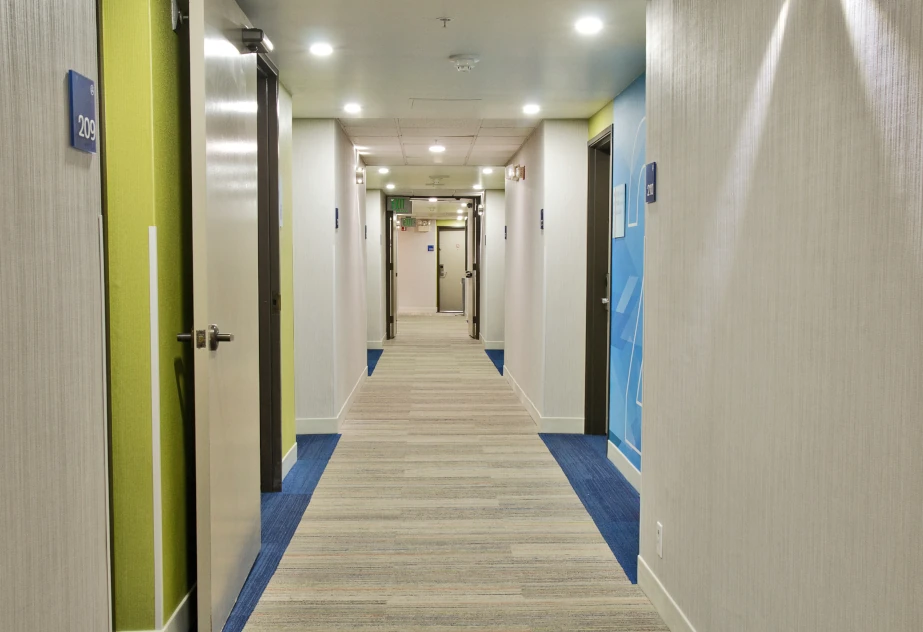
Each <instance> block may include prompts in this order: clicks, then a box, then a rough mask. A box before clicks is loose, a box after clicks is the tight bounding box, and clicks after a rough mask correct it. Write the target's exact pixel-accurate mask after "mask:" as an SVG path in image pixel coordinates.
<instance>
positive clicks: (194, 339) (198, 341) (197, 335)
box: [176, 329, 205, 349]
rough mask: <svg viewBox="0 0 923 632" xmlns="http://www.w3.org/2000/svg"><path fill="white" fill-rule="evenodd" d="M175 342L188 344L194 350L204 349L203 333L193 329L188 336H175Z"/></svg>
mask: <svg viewBox="0 0 923 632" xmlns="http://www.w3.org/2000/svg"><path fill="white" fill-rule="evenodd" d="M176 342H188V343H189V344H191V345H193V347H194V348H195V349H204V348H205V332H204V331H203V330H201V329H193V330H192V331H191V332H189V333H188V334H185V333H183V334H176Z"/></svg>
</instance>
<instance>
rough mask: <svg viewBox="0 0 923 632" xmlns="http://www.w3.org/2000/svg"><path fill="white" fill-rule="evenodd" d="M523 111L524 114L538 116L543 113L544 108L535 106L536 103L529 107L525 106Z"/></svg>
mask: <svg viewBox="0 0 923 632" xmlns="http://www.w3.org/2000/svg"><path fill="white" fill-rule="evenodd" d="M522 111H523V113H524V114H538V113H539V112H541V111H542V108H541V107H539V106H537V105H535V104H534V103H530V104H528V105H525V106H523V108H522Z"/></svg>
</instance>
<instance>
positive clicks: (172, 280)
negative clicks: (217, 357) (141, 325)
mask: <svg viewBox="0 0 923 632" xmlns="http://www.w3.org/2000/svg"><path fill="white" fill-rule="evenodd" d="M122 1H124V0H122ZM136 1H137V0H136ZM138 4H141V5H142V6H143V5H145V4H150V14H151V44H152V59H153V64H152V66H151V67H152V79H151V83H152V85H153V87H154V91H153V94H154V99H153V108H152V113H153V121H154V153H153V158H154V203H155V207H154V209H155V217H154V225H155V226H157V237H158V239H157V267H158V295H159V302H160V306H159V311H158V318H159V325H160V453H161V459H160V462H161V482H162V486H161V506H162V508H163V513H162V523H163V527H162V528H163V609H164V614H163V620H164V621H167V620H168V619H169V618H170V616H171V615H172V614H173V612H174V611H175V610H176V608H177V606H179V604H180V602H181V601H182V600H183V598H184V597H185V596H186V594H188V593H189V591H190V590H191V589H192V586H193V584H194V583H195V565H196V561H195V557H196V550H195V541H196V534H195V406H194V400H193V384H194V375H193V365H192V362H193V357H192V356H193V350H192V349H191V347H190V346H189V345H188V344H181V343H179V342H177V341H176V334H177V333H179V332H181V331H188V330H190V329H192V322H193V312H192V182H191V164H190V151H191V150H190V140H189V125H188V121H189V64H188V61H187V60H188V59H189V55H188V52H187V49H188V43H187V42H188V36H187V34H186V33H182V32H181V33H180V34H176V33H174V32H173V29H172V26H171V18H170V0H142V1H140V2H138Z"/></svg>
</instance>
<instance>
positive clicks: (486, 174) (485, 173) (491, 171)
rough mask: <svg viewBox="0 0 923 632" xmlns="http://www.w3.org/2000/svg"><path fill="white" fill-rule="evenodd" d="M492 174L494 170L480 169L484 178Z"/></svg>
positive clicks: (488, 168)
mask: <svg viewBox="0 0 923 632" xmlns="http://www.w3.org/2000/svg"><path fill="white" fill-rule="evenodd" d="M493 172H494V170H493V169H491V168H490V167H484V168H483V169H481V173H483V174H484V175H485V176H489V175H490V174H492V173H493Z"/></svg>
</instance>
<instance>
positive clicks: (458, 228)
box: [436, 222, 468, 314]
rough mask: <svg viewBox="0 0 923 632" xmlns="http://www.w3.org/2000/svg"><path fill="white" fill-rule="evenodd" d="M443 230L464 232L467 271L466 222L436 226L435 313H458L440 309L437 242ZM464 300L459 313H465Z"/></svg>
mask: <svg viewBox="0 0 923 632" xmlns="http://www.w3.org/2000/svg"><path fill="white" fill-rule="evenodd" d="M443 231H453V232H454V231H464V233H465V272H466V273H467V272H468V224H467V222H466V223H465V225H464V226H436V313H437V314H443V313H444V314H458V313H459V312H443V311H442V292H441V291H440V288H439V286H440V283H439V280H440V279H441V278H442V277H440V276H439V268H440V266H441V264H440V261H442V250H440V249H439V242H440V241H442V232H443ZM464 303H465V301H464V300H462V310H461V312H460V313H462V314H464V313H465V304H464Z"/></svg>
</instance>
